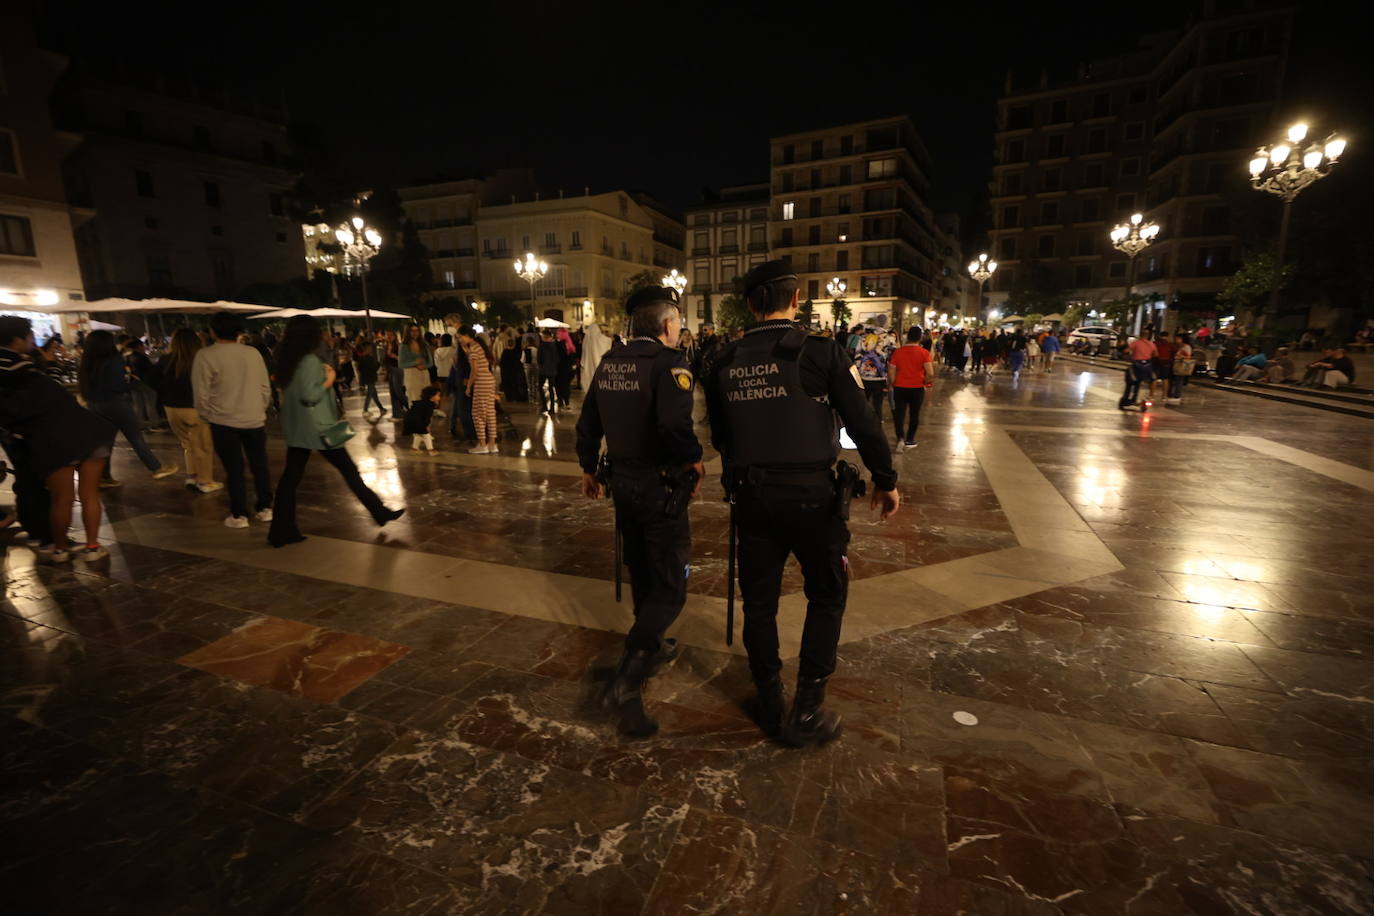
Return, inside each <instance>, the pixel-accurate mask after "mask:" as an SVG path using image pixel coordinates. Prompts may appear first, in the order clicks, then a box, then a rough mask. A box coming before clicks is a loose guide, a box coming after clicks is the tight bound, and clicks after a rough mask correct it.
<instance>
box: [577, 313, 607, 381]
mask: <svg viewBox="0 0 1374 916" xmlns="http://www.w3.org/2000/svg"><path fill="white" fill-rule="evenodd" d="M582 331H583V337H582V390H583V391H584V392H587V391H591V390H592V376H593V375H595V374H596V367H597V366H599V365H601V357H603V356H605V355H606V353H607V352H609V351H610V349H611V339H610V338H609V337H607V336H606V335H605V334H602V333H601V325H599V324H597V323H596V322H592V323H590V324H588V325H585V326H584V327H583V328H582Z"/></svg>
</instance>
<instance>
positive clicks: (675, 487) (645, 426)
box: [577, 287, 703, 738]
mask: <svg viewBox="0 0 1374 916" xmlns="http://www.w3.org/2000/svg"><path fill="white" fill-rule="evenodd" d="M625 311H626V313H627V315H628V316H629V338H630V339H629V342H628V343H625V344H622V345H620V346H617V347H614V348H613V349H612V350H611V351H610V352H609V353H607V354H606V356H605V357H604V358H602V360H601V365H600V366H598V367H597V370H596V374H595V376H594V377H593V379H592V385H591V390H590V391H588V392H587V396H586V399H585V400H584V401H583V402H582V416H581V418H580V419H579V420H578V421H577V459H578V462H579V463H580V464H581V465H582V492H583V494H584V495H586V496H588V497H591V498H592V499H598V498H600V497H601V496H602V494H603V492H604V491H603V487H602V484H601V482H600V481H599V480H598V479H597V463H598V455H597V453H598V451H599V450H600V448H601V439H602V437H603V436H604V437H605V439H606V463H607V466H608V469H609V476H610V478H611V495H612V498H613V499H614V501H615V513H616V524H617V525H618V526H619V528H620V530H621V532H622V534H623V536H624V539H625V563H626V565H627V566H629V567H630V589H631V593H632V594H633V596H634V615H635V620H634V625H633V626H632V627H631V628H630V632H629V635H627V636H626V637H625V655H624V657H623V659H622V660H621V663H620V668H619V670H618V671H617V672H616V675H615V679H614V680H613V681H612V682H611V685H610V687H609V688H608V690H607V692H606V697H605V699H606V705H607V706H608V707H610V708H611V709H613V710H614V711H615V712H616V714H617V715H618V717H619V725H620V730H621V732H623V733H624V734H626V735H629V736H631V737H637V738H644V737H649V736H651V735H653V734H655V733H656V732H657V731H658V723H657V722H655V721H654V720H653V719H652V718H650V717H649V715H648V713H647V712H645V710H644V702H643V698H642V690H643V686H644V682H645V681H646V680H647V679H648V678H650V677H652V676H653V674H654V672H655V671H657V670H658V668H659V667H660V666H661V665H663V664H664V663H666V662H669V661H672V659H673V658H675V657H676V655H677V643H676V640H671V639H665V638H664V635H663V634H664V633H665V632H666V631H667V629H668V627H669V626H671V625H672V623H673V621H674V620H676V619H677V616H678V614H680V613H681V612H682V606H683V605H684V604H685V603H686V601H687V562H688V553H689V548H690V546H691V532H690V529H689V528H688V524H687V511H686V500H687V499H688V498H690V497H691V496H695V495H696V493H697V491H698V490H699V489H700V487H701V476H702V473H703V471H702V466H701V443H699V442H698V441H697V437H696V432H695V431H694V430H693V424H692V389H693V387H694V385H695V380H694V378H693V376H692V371H691V369H689V368H688V366H687V358H686V357H685V356H684V355H683V353H682V351H680V350H677V349H674V348H675V347H676V346H677V341H678V335H679V334H680V333H681V332H682V315H681V313H680V312H679V311H678V293H677V290H675V289H670V288H668V287H654V288H650V289H641V290H639V291H637V292H635V293H633V294H632V295H631V296H630V297H629V299H627V300H626V302H625ZM684 488H690V492H688V491H687V490H686V489H684ZM675 491H676V496H677V497H678V498H677V499H671V498H670V497H671V496H672V495H673V493H674V492H675ZM674 503H675V504H676V511H674V509H673V508H672V506H671V504H674Z"/></svg>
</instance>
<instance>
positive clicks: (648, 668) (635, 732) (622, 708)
mask: <svg viewBox="0 0 1374 916" xmlns="http://www.w3.org/2000/svg"><path fill="white" fill-rule="evenodd" d="M653 660H654V656H653V654H652V653H650V652H648V651H647V650H645V649H636V650H635V651H633V652H626V653H625V657H624V658H623V659H622V660H621V662H620V668H619V669H618V670H617V671H616V673H615V678H614V679H613V680H612V681H611V683H610V686H609V687H607V689H606V697H605V704H606V708H607V709H609V710H611V711H612V712H614V713H615V714H616V716H617V717H618V719H619V722H618V723H617V724H618V727H619V728H620V733H621V734H622V735H625V736H626V737H629V738H652V737H653V736H654V735H656V734H658V723H657V722H655V721H654V720H653V719H652V718H650V717H649V714H648V713H647V712H645V711H644V697H643V690H644V682H645V681H646V680H648V679H649V677H650V675H652V674H653Z"/></svg>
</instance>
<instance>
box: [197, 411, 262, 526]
mask: <svg viewBox="0 0 1374 916" xmlns="http://www.w3.org/2000/svg"><path fill="white" fill-rule="evenodd" d="M210 438H211V440H213V441H214V443H215V454H216V455H218V456H219V461H220V464H222V465H224V486H225V487H226V488H227V489H228V490H229V512H230V514H231V515H237V516H239V517H240V518H247V517H248V482H247V480H246V479H245V478H244V476H243V456H244V454H245V453H246V454H247V455H248V467H249V469H250V470H252V472H253V486H254V487H255V488H256V489H257V497H258V501H257V505H256V506H255V510H254V511H261V510H263V509H267V508H270V507H271V505H272V474H271V471H269V470H268V469H267V430H266V428H264V427H262V426H259V427H258V428H257V429H239V428H238V427H235V426H220V425H219V424H218V423H211V424H210Z"/></svg>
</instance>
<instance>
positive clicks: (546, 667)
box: [457, 607, 631, 680]
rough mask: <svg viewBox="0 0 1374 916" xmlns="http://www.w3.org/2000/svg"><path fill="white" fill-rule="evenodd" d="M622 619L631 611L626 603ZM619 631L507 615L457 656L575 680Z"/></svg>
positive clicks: (619, 636)
mask: <svg viewBox="0 0 1374 916" xmlns="http://www.w3.org/2000/svg"><path fill="white" fill-rule="evenodd" d="M625 614H626V619H627V621H628V620H629V618H630V616H631V614H630V610H629V609H628V607H627V608H626V611H625ZM624 639H625V637H624V635H622V634H616V633H611V632H608V631H605V630H592V629H589V628H587V627H579V626H574V625H572V624H566V623H555V622H553V621H549V620H536V619H534V618H532V617H519V616H510V617H507V618H506V619H504V620H503V621H501V622H500V623H499V624H498V625H497V626H496V627H495V628H493V629H491V630H490V631H488V632H487V633H486V635H484V636H483V637H481V638H480V639H478V640H476V641H475V642H473V643H472V644H470V645H469V646H468V647H467V648H466V649H465V650H464V651H463V652H461V653H460V654H459V655H458V656H457V657H458V658H461V659H463V660H466V661H481V662H486V663H488V664H493V665H501V666H503V667H506V668H513V669H516V670H518V671H532V672H535V673H538V674H543V675H547V676H549V677H557V678H562V679H564V680H579V679H581V678H582V677H584V676H585V675H586V673H587V669H588V668H589V667H590V666H591V663H592V661H593V660H595V659H597V658H599V657H600V656H602V655H603V654H604V653H606V652H608V651H610V650H611V649H612V648H613V647H614V646H616V645H618V644H620V643H623V641H624Z"/></svg>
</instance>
